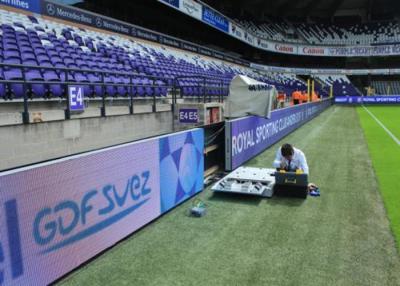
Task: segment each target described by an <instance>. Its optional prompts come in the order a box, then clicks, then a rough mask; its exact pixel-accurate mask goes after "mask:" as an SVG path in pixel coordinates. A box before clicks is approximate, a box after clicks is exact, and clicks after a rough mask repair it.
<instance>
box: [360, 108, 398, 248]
mask: <svg viewBox="0 0 400 286" xmlns="http://www.w3.org/2000/svg"><path fill="white" fill-rule="evenodd" d="M367 109H368V110H369V111H370V112H371V113H372V114H373V115H374V116H375V117H376V118H377V119H378V120H379V121H380V122H381V123H382V124H383V125H384V126H386V128H387V129H388V130H390V132H391V133H392V134H393V135H394V136H395V137H396V138H397V139H400V106H392V107H387V106H372V107H371V106H367ZM357 111H358V113H359V116H360V121H361V125H362V127H363V129H364V132H365V137H366V139H367V142H368V149H369V153H370V155H371V159H372V162H373V167H374V170H375V173H376V176H377V180H378V183H379V187H380V191H381V193H382V197H383V200H384V203H385V207H386V210H387V214H388V217H389V220H390V225H391V228H392V231H393V233H394V235H395V237H396V240H397V246H398V249H399V250H400V146H399V145H398V144H397V143H396V142H395V141H394V140H393V139H392V138H391V137H390V136H389V135H388V134H387V132H386V131H385V130H384V129H383V128H382V127H381V126H380V125H379V124H378V123H377V122H376V121H375V120H374V119H373V117H371V115H370V114H369V113H367V111H366V110H365V109H364V108H363V107H360V108H358V109H357Z"/></svg>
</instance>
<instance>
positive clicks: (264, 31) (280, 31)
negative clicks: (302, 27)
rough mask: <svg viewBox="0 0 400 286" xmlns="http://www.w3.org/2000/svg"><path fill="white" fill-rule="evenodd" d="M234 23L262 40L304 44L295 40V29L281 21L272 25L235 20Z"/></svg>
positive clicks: (299, 40) (300, 40)
mask: <svg viewBox="0 0 400 286" xmlns="http://www.w3.org/2000/svg"><path fill="white" fill-rule="evenodd" d="M235 21H236V22H238V23H239V24H240V25H241V26H242V27H244V28H246V29H248V30H249V31H251V32H252V33H253V34H255V35H257V36H259V37H261V38H264V39H269V40H274V41H278V42H287V43H302V42H304V41H302V39H299V38H297V36H296V32H295V29H294V28H293V27H291V25H289V24H288V23H286V22H283V21H276V20H275V21H274V22H273V23H261V24H259V25H257V24H255V23H254V22H252V21H247V20H238V19H236V20H235Z"/></svg>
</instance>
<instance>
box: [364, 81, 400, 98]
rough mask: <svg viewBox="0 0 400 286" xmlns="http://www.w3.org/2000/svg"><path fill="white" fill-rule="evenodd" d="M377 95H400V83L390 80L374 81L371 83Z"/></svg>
mask: <svg viewBox="0 0 400 286" xmlns="http://www.w3.org/2000/svg"><path fill="white" fill-rule="evenodd" d="M371 85H372V87H373V88H374V89H375V93H376V94H379V95H399V94H400V82H398V81H389V80H373V81H371Z"/></svg>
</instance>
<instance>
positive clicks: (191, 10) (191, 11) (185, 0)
mask: <svg viewBox="0 0 400 286" xmlns="http://www.w3.org/2000/svg"><path fill="white" fill-rule="evenodd" d="M179 4H180V7H179V10H180V11H182V12H183V13H185V14H187V15H189V16H192V17H193V18H195V19H197V20H200V21H201V17H202V14H203V13H202V11H203V10H202V8H203V6H202V5H201V4H199V3H197V2H195V1H193V0H180V2H179Z"/></svg>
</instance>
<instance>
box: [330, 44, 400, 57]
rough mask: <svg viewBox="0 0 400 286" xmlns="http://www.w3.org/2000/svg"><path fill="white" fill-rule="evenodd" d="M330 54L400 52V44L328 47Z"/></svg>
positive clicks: (361, 54)
mask: <svg viewBox="0 0 400 286" xmlns="http://www.w3.org/2000/svg"><path fill="white" fill-rule="evenodd" d="M325 49H327V54H326V55H328V56H336V57H337V56H341V57H372V56H390V55H399V54H400V45H384V46H364V47H363V46H352V47H326V48H325Z"/></svg>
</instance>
